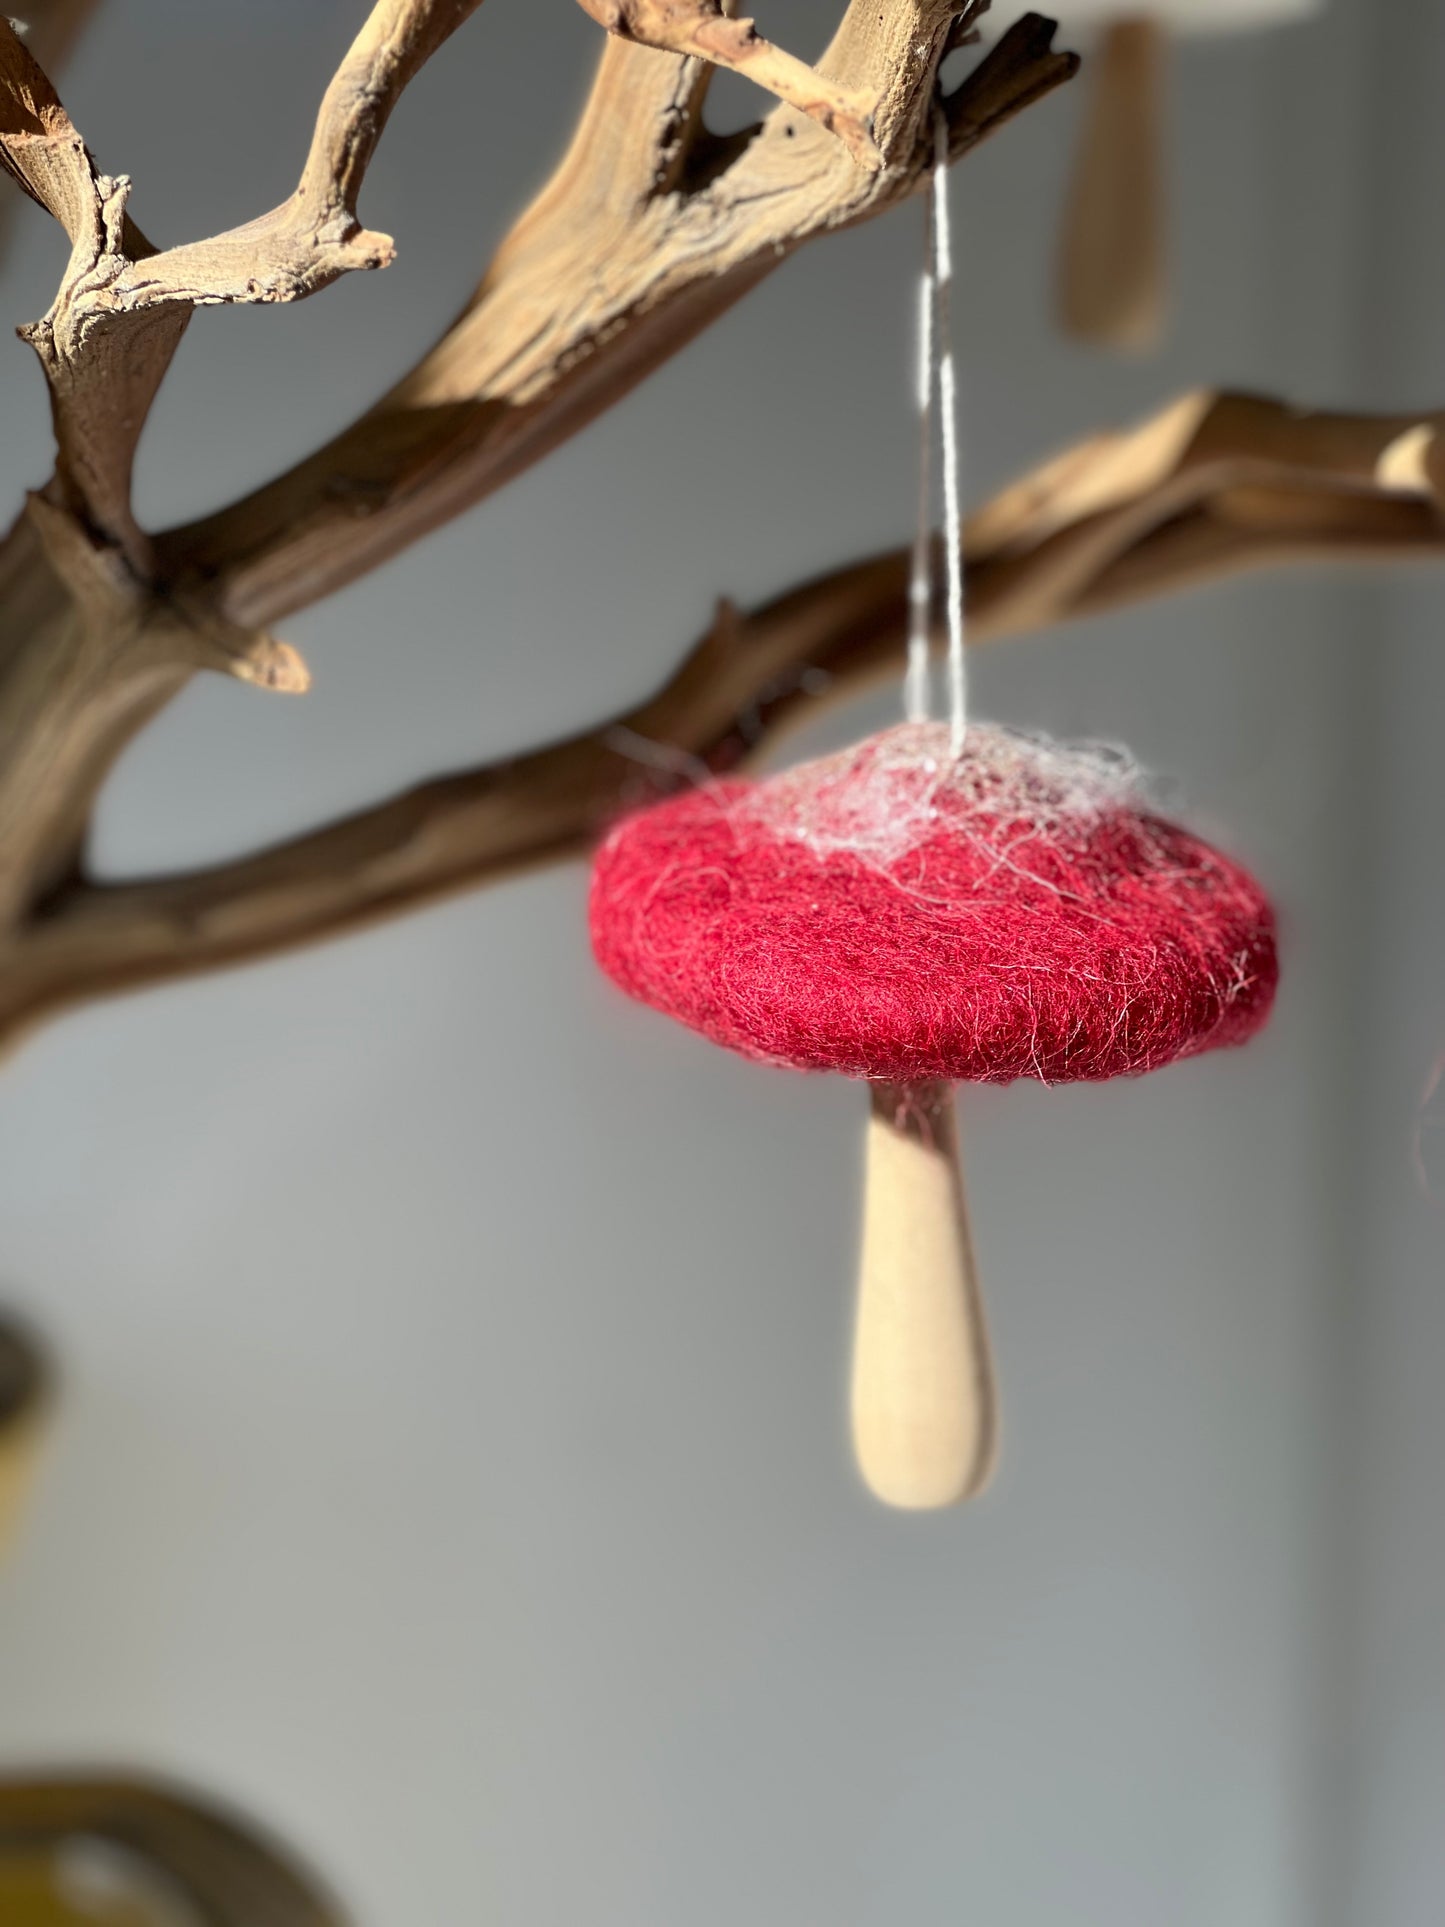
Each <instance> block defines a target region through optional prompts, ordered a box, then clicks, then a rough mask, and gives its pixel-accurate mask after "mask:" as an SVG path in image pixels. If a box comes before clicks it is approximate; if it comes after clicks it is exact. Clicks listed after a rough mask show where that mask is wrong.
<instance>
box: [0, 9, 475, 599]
mask: <svg viewBox="0 0 1445 1927" xmlns="http://www.w3.org/2000/svg"><path fill="white" fill-rule="evenodd" d="M479 5H480V0H377V4H376V5H375V6H374V7H373V9H372V12H371V15H370V17H369V18H368V20H367V22H366V24H365V26H364V27H363V28H362V30H361V33H360V34H359V35H358V36H357V38H356V40H355V42H354V43H353V45H352V47H351V50H350V52H349V53H348V54H347V56H346V58H345V60H344V61H343V62H342V65H341V67H340V69H339V70H338V72H337V75H336V77H335V79H334V80H333V81H332V83H331V85H330V87H329V88H328V89H327V92H326V96H325V98H324V100H323V101H322V104H321V111H320V114H319V116H318V119H317V124H316V132H315V135H314V137H313V140H312V144H311V150H310V153H309V154H308V156H307V160H306V165H305V168H304V170H303V172H302V176H301V180H300V182H299V184H298V186H297V188H296V191H295V193H294V194H293V195H292V196H291V197H290V199H289V200H287V201H285V202H284V203H283V204H282V205H281V206H280V207H279V208H275V209H273V210H272V211H271V212H270V213H269V214H264V215H262V216H261V217H260V218H259V219H257V220H254V221H251V222H248V223H247V224H246V225H245V226H244V227H241V228H237V229H234V230H232V231H231V232H230V233H227V234H221V235H218V236H215V237H214V238H212V239H210V240H207V241H199V242H191V243H188V244H186V245H184V246H181V247H176V248H169V249H163V250H159V251H158V250H156V249H155V248H153V247H152V246H151V244H150V243H149V242H148V241H147V240H146V239H145V237H144V236H143V235H142V234H141V233H140V231H139V230H138V229H137V228H136V227H135V225H134V223H133V222H131V221H130V220H129V219H128V217H127V214H126V203H127V200H128V198H129V194H130V182H129V180H128V179H127V177H126V176H124V175H117V176H111V175H107V174H102V173H101V172H100V171H99V170H98V169H97V167H96V165H95V162H94V160H93V159H92V158H91V155H90V153H89V151H88V149H87V148H86V146H85V143H84V141H83V140H82V138H81V137H80V135H79V134H78V133H77V131H76V129H75V127H74V126H73V124H72V123H71V120H70V118H69V116H68V115H67V114H66V112H65V110H64V108H63V107H62V106H61V104H60V101H59V99H58V97H57V96H56V93H55V90H54V88H53V87H52V86H51V85H50V82H49V81H48V79H47V78H46V76H45V75H44V73H43V72H42V71H41V69H40V67H39V66H38V64H37V63H36V61H35V60H34V58H33V56H32V55H31V54H30V52H29V51H28V50H27V48H26V46H25V44H24V42H23V41H22V40H21V39H20V38H19V36H18V35H17V34H16V32H15V30H14V28H13V27H12V26H11V25H10V24H9V22H8V21H7V20H4V19H0V159H3V161H4V165H5V166H6V168H7V170H8V171H9V172H10V173H11V174H12V175H13V176H14V178H15V179H16V180H17V181H18V182H19V183H20V185H21V186H22V187H24V189H25V190H26V192H27V193H28V194H30V196H31V197H32V199H34V200H36V201H38V202H39V203H40V204H41V205H42V206H43V207H46V208H48V209H49V210H50V212H51V213H52V214H53V215H54V216H55V217H56V219H57V220H58V221H60V223H61V224H62V226H63V227H64V228H65V231H66V233H67V234H68V235H69V237H70V241H71V247H72V253H71V259H70V263H69V266H68V267H67V269H66V272H65V275H64V277H63V278H62V281H61V285H60V290H59V292H58V294H57V295H56V298H55V301H54V303H53V304H52V306H51V308H50V310H49V312H48V313H47V314H46V315H45V316H43V317H42V319H41V320H39V321H37V322H35V323H33V324H32V325H31V326H30V327H28V328H26V329H23V330H22V334H23V335H24V338H25V339H26V340H28V341H29V342H30V344H31V346H32V347H33V348H34V349H35V352H36V354H37V355H38V356H39V358H40V363H41V366H42V367H43V369H44V370H45V375H46V379H47V381H48V383H49V385H50V391H51V400H52V407H53V411H54V417H55V434H56V443H57V448H58V469H57V475H58V479H59V482H60V485H61V488H62V490H63V491H64V493H65V495H66V497H67V499H68V500H69V501H70V503H71V505H72V506H73V507H74V508H75V509H76V511H77V512H78V513H80V514H82V515H83V516H84V517H85V519H86V520H87V521H88V522H89V523H90V524H91V525H92V526H93V527H94V528H96V529H97V530H99V531H101V532H102V533H103V534H104V535H106V537H107V538H108V539H109V540H111V541H113V542H114V543H115V544H116V545H117V547H118V548H120V549H121V551H122V552H123V553H124V554H125V555H126V557H127V559H128V561H129V562H130V563H131V565H132V567H133V568H134V569H135V570H136V572H137V574H139V575H143V576H144V575H149V574H150V573H151V569H150V555H149V548H148V544H147V542H146V540H145V538H144V537H143V536H142V534H141V532H140V530H139V529H138V528H137V526H136V524H135V521H134V518H133V516H132V514H131V510H130V473H131V465H132V462H133V460H134V455H135V448H136V445H137V442H138V440H139V438H140V433H141V430H142V429H143V427H144V425H145V421H146V417H147V415H148V413H149V411H150V407H151V404H152V402H153V401H154V399H155V395H156V391H157V390H158V388H159V386H160V383H161V381H162V379H163V378H164V376H165V372H166V370H167V368H168V367H169V366H170V362H171V358H172V356H173V355H174V353H175V350H176V347H177V346H178V344H179V342H180V338H181V335H182V333H183V332H184V330H185V327H186V324H187V322H188V321H189V319H190V316H191V314H192V312H193V311H194V310H195V309H196V308H198V307H206V306H212V305H217V304H221V303H230V302H271V301H296V300H300V299H301V298H303V297H304V296H306V295H309V294H313V293H315V292H316V291H317V290H318V289H319V288H323V287H325V286H327V285H328V284H329V283H330V282H331V281H334V280H335V279H336V278H337V276H338V275H340V274H343V273H345V272H346V271H347V270H349V269H353V268H378V267H384V266H385V265H386V264H387V263H388V262H389V261H390V260H391V258H392V254H393V251H394V250H393V247H392V243H391V240H390V237H389V236H387V235H383V234H375V233H372V232H371V231H370V230H369V229H367V228H365V227H363V226H362V224H361V222H360V220H359V219H358V217H357V212H356V201H357V196H358V194H359V192H360V188H361V183H362V180H363V178H364V176H365V172H366V167H367V164H368V162H369V161H370V159H371V156H372V153H373V152H374V151H375V147H376V143H377V140H378V139H379V138H380V135H381V131H382V129H383V128H384V127H385V125H386V121H387V119H388V117H389V115H390V113H391V110H392V108H393V107H394V105H395V103H396V101H397V99H398V98H399V96H400V94H401V91H402V89H403V88H404V87H405V86H406V83H407V82H408V81H409V80H410V79H411V77H412V75H413V74H415V73H416V71H417V70H418V68H419V67H420V66H421V65H422V64H423V62H424V61H425V60H426V58H427V56H428V55H429V54H430V53H432V52H433V51H434V49H435V48H436V47H438V46H439V45H440V44H441V43H442V41H443V40H445V39H446V38H447V36H448V35H449V34H450V33H452V32H453V31H454V29H455V28H456V27H458V26H459V25H460V24H461V23H462V21H463V20H465V19H466V18H467V17H468V15H470V14H471V13H474V12H475V11H476V8H477V7H478V6H479Z"/></svg>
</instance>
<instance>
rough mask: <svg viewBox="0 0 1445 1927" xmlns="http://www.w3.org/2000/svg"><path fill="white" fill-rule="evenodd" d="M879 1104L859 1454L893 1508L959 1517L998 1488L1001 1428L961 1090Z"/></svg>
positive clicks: (863, 1285)
mask: <svg viewBox="0 0 1445 1927" xmlns="http://www.w3.org/2000/svg"><path fill="white" fill-rule="evenodd" d="M869 1091H870V1096H871V1112H870V1115H869V1119H868V1150H867V1176H866V1180H865V1182H866V1192H865V1203H864V1211H863V1254H862V1265H861V1270H860V1276H859V1284H858V1323H857V1330H856V1334H855V1338H854V1351H853V1387H852V1419H853V1447H854V1451H855V1453H856V1455H857V1459H858V1468H859V1470H860V1471H861V1473H862V1475H863V1478H864V1480H865V1482H866V1483H867V1485H868V1487H869V1488H870V1490H871V1491H872V1492H873V1493H874V1494H875V1495H876V1496H877V1497H878V1498H880V1499H882V1500H883V1501H884V1502H885V1504H887V1505H893V1506H900V1507H904V1508H907V1509H909V1510H924V1509H927V1508H930V1507H937V1506H946V1505H955V1504H957V1503H958V1501H959V1500H961V1499H967V1498H971V1497H972V1496H973V1494H974V1493H976V1492H979V1491H981V1490H982V1488H983V1487H984V1485H985V1484H986V1483H987V1481H988V1477H989V1474H990V1472H991V1471H992V1469H993V1462H994V1452H995V1445H996V1440H997V1434H998V1421H997V1412H996V1401H995V1396H994V1380H993V1363H992V1359H991V1358H990V1355H989V1345H988V1331H987V1327H986V1325H985V1323H984V1315H983V1301H982V1299H981V1297H980V1295H979V1288H978V1273H977V1270H976V1267H975V1265H974V1257H973V1241H972V1238H971V1236H970V1234H969V1225H968V1206H967V1204H966V1202H965V1199H964V1191H963V1172H962V1169H961V1167H960V1165H959V1161H958V1125H957V1120H956V1117H955V1113H954V1101H953V1086H952V1085H951V1084H947V1083H939V1082H932V1081H930V1082H926V1083H918V1084H888V1083H881V1082H880V1083H873V1084H870V1086H869Z"/></svg>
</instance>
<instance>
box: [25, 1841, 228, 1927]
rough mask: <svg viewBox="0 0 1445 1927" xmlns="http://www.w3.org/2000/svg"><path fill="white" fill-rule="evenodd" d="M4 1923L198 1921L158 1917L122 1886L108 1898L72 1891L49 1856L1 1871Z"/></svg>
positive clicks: (72, 1926) (148, 1925)
mask: <svg viewBox="0 0 1445 1927" xmlns="http://www.w3.org/2000/svg"><path fill="white" fill-rule="evenodd" d="M0 1921H3V1922H4V1923H5V1927H172V1923H174V1927H181V1923H182V1922H184V1923H185V1927H193V1923H196V1924H197V1927H198V1923H199V1916H198V1915H197V1914H196V1913H195V1912H194V1911H193V1910H190V1909H188V1910H187V1911H186V1912H185V1913H183V1914H177V1912H176V1911H175V1909H174V1908H170V1909H169V1910H168V1911H165V1912H160V1913H158V1912H157V1911H156V1909H155V1908H154V1906H152V1905H150V1904H149V1903H148V1902H147V1901H146V1900H145V1899H144V1898H142V1897H141V1896H139V1895H137V1894H135V1893H129V1894H128V1893H127V1892H126V1891H125V1888H124V1883H123V1882H122V1883H120V1884H118V1885H116V1886H114V1887H112V1889H111V1891H110V1892H109V1893H106V1892H104V1891H102V1892H100V1893H87V1892H86V1891H85V1890H84V1888H83V1887H82V1888H81V1890H80V1891H79V1892H78V1893H77V1892H74V1891H72V1890H71V1883H70V1882H68V1881H67V1879H66V1877H65V1874H64V1870H63V1868H60V1867H57V1865H56V1863H55V1862H54V1861H53V1860H51V1859H50V1858H49V1857H47V1856H45V1855H39V1854H38V1855H36V1856H35V1857H34V1858H33V1859H29V1860H18V1861H16V1862H15V1863H14V1864H13V1865H5V1866H0Z"/></svg>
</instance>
